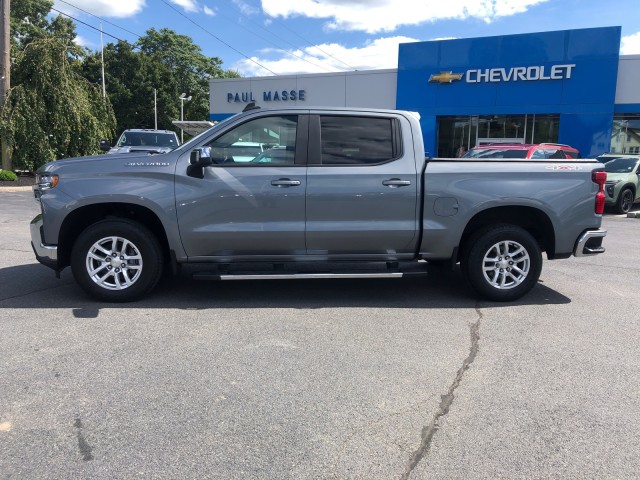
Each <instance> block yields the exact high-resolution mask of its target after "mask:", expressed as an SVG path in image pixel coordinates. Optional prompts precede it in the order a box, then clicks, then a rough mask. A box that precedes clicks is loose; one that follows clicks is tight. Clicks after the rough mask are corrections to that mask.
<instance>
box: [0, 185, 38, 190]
mask: <svg viewBox="0 0 640 480" xmlns="http://www.w3.org/2000/svg"><path fill="white" fill-rule="evenodd" d="M28 190H31V187H30V186H28V185H27V186H24V187H1V188H0V192H26V191H28Z"/></svg>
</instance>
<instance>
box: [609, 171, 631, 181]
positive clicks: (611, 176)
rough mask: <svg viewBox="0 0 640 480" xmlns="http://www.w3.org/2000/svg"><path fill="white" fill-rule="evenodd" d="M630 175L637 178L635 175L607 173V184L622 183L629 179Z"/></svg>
mask: <svg viewBox="0 0 640 480" xmlns="http://www.w3.org/2000/svg"><path fill="white" fill-rule="evenodd" d="M629 175H633V176H634V177H635V176H636V174H635V173H609V172H607V182H615V181H618V182H622V181H625V180H627V179H628V178H629Z"/></svg>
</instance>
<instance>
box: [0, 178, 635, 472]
mask: <svg viewBox="0 0 640 480" xmlns="http://www.w3.org/2000/svg"><path fill="white" fill-rule="evenodd" d="M0 205H1V209H0V224H1V225H2V226H1V228H2V233H1V235H0V479H9V478H11V479H14V478H25V479H48V478H51V479H60V478H65V479H72V478H133V477H141V478H171V479H178V478H216V479H253V478H256V479H258V478H259V479H263V478H269V479H271V478H274V479H285V478H286V479H307V478H314V479H315V478H335V479H343V478H353V479H394V478H395V479H401V478H402V479H407V478H411V479H452V478H456V479H458V478H459V479H462V478H464V479H472V478H486V479H488V478H491V479H494V478H545V479H547V478H563V479H566V478H581V479H583V478H598V479H599V478H602V479H613V478H615V479H625V478H629V479H631V478H638V472H639V471H640V455H638V452H640V400H639V399H640V382H639V381H638V380H639V379H640V366H639V365H640V353H639V346H640V328H639V326H640V320H639V318H640V314H639V312H640V295H639V290H640V289H639V287H640V281H639V278H640V248H639V239H640V219H632V218H625V217H623V216H618V215H612V214H607V215H606V216H605V218H604V221H603V225H604V227H605V228H606V229H607V230H608V231H609V234H608V236H607V238H606V239H605V246H606V248H607V253H605V254H604V255H599V256H597V257H593V258H586V259H585V258H581V259H576V258H571V259H568V260H562V261H554V262H550V261H547V262H545V265H544V267H543V272H542V276H541V280H540V283H539V285H538V286H537V287H536V288H535V289H534V290H533V291H532V292H531V293H530V294H529V295H528V296H526V297H525V298H523V299H522V300H520V301H518V302H515V303H507V304H497V303H488V302H483V301H478V300H477V299H476V298H475V297H474V294H473V293H472V292H471V291H470V290H469V288H468V287H467V286H466V285H465V283H464V282H463V280H462V278H461V277H460V274H459V272H456V271H454V272H447V271H443V270H438V269H434V270H433V272H432V273H431V274H430V276H429V277H428V278H422V279H419V278H414V279H404V280H360V281H352V280H322V281H317V280H313V281H300V282H295V281H278V282H255V281H252V282H220V283H214V282H195V281H193V280H191V278H190V277H189V275H188V273H189V272H188V271H185V272H183V273H182V274H181V275H180V276H178V277H168V278H166V279H165V280H164V281H163V282H162V283H161V285H160V286H159V288H158V289H157V290H155V291H154V293H153V294H152V295H151V296H150V297H149V298H147V299H145V300H144V301H141V302H137V303H134V304H127V305H110V304H103V303H96V302H94V301H92V300H91V299H89V298H87V297H86V296H85V295H84V294H83V293H82V291H81V290H80V289H79V288H78V287H77V286H76V285H75V284H74V283H73V280H72V278H71V274H70V272H69V271H68V270H65V271H64V272H63V273H62V276H61V279H60V280H58V279H56V278H55V276H54V274H53V272H52V271H51V270H49V269H47V268H46V267H44V266H41V265H39V264H37V263H36V261H35V258H34V256H33V252H32V251H31V248H30V245H29V229H28V223H29V220H30V219H31V218H32V216H34V215H35V214H36V213H37V212H38V205H37V204H36V202H35V201H33V199H32V197H31V193H30V192H29V191H16V192H13V191H9V190H5V191H0Z"/></svg>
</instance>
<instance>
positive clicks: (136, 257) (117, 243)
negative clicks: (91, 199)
mask: <svg viewBox="0 0 640 480" xmlns="http://www.w3.org/2000/svg"><path fill="white" fill-rule="evenodd" d="M162 268H163V259H162V250H161V248H160V245H159V244H158V240H157V239H156V237H155V236H154V235H153V233H151V231H150V230H149V229H148V228H146V227H145V226H143V225H141V224H139V223H136V222H133V221H131V220H126V219H118V220H103V221H101V222H98V223H95V224H93V225H91V226H90V227H88V228H87V229H86V230H85V231H84V232H82V233H81V234H80V236H79V237H78V240H77V241H76V243H75V245H74V246H73V250H72V252H71V270H72V272H73V276H74V278H75V279H76V282H78V284H79V285H80V286H81V287H82V289H83V290H85V291H86V292H87V293H88V294H89V295H91V296H93V297H95V298H97V299H99V300H104V301H107V302H129V301H132V300H136V299H138V298H140V297H142V296H143V295H145V294H147V293H149V292H150V291H151V290H152V289H153V287H155V285H156V284H157V283H158V280H159V279H160V276H161V275H162Z"/></svg>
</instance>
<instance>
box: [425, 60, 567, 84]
mask: <svg viewBox="0 0 640 480" xmlns="http://www.w3.org/2000/svg"><path fill="white" fill-rule="evenodd" d="M575 66H576V64H575V63H568V64H561V65H551V66H545V65H540V66H532V67H511V68H484V69H471V70H467V71H466V72H464V73H453V72H452V71H450V72H440V73H438V74H434V75H431V76H430V77H429V82H439V83H453V81H454V80H462V78H464V81H465V82H466V83H485V82H489V83H497V82H518V81H538V80H565V79H570V78H571V72H572V70H573V69H574V67H575Z"/></svg>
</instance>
